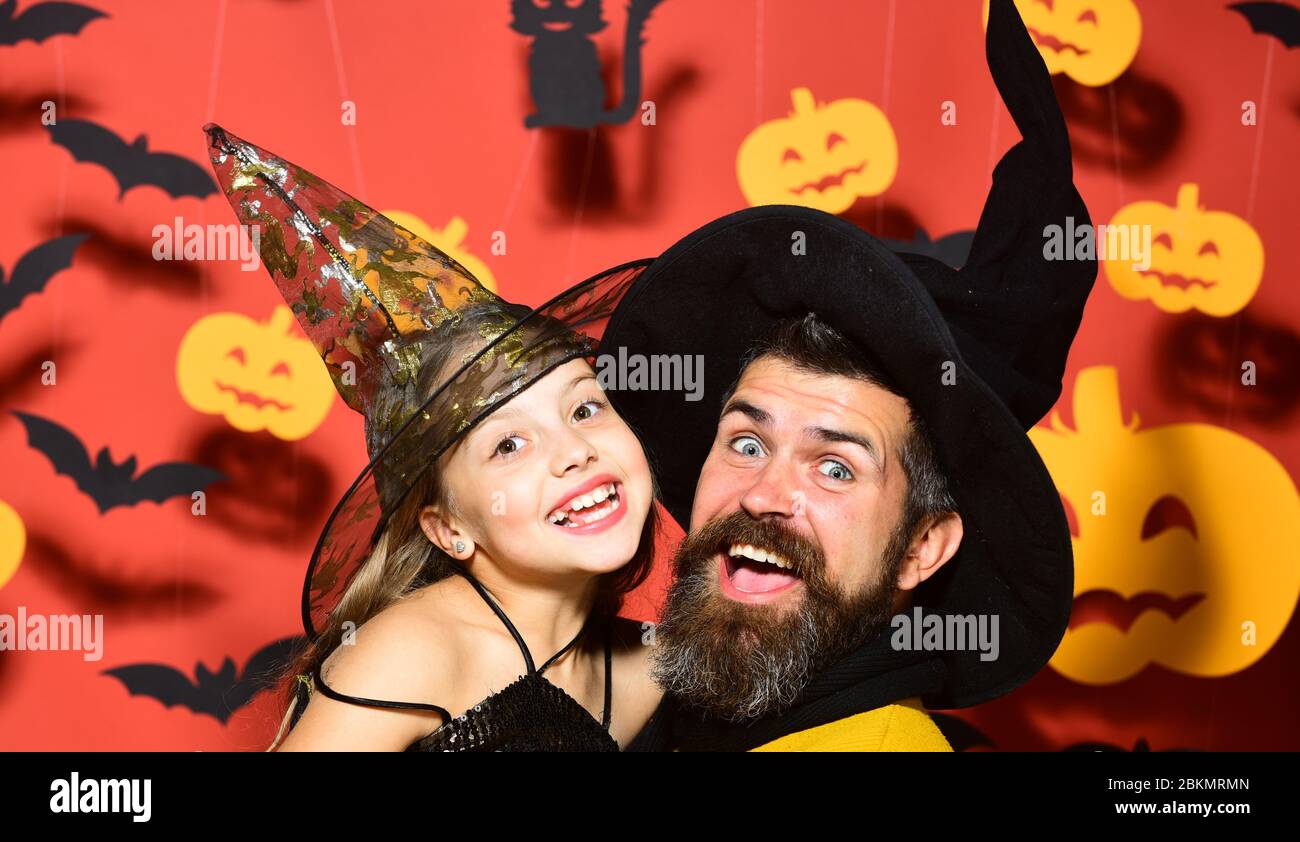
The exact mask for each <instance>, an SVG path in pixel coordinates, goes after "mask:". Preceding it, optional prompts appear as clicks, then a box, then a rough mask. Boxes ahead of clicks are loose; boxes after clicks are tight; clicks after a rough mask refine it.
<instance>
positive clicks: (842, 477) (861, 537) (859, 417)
mask: <svg viewBox="0 0 1300 842" xmlns="http://www.w3.org/2000/svg"><path fill="white" fill-rule="evenodd" d="M908 423H909V422H908V409H907V403H906V401H905V400H904V399H903V398H902V397H901V396H899V395H895V394H893V393H891V392H889V391H887V390H885V389H882V388H880V387H877V386H874V385H871V384H869V383H867V382H865V381H863V380H859V379H854V378H849V377H842V376H837V375H825V374H815V373H810V372H807V371H803V370H801V369H798V368H795V367H794V366H792V365H791V364H789V363H788V362H785V361H784V360H781V359H779V358H775V357H760V358H759V359H757V360H755V361H754V362H753V363H751V364H750V365H749V367H748V368H746V369H745V371H744V373H743V374H742V376H741V379H740V381H739V383H738V384H737V387H736V390H735V392H734V394H733V395H732V397H731V398H730V400H729V401H728V402H727V404H726V405H725V406H724V407H723V408H722V415H721V417H720V419H719V422H718V430H717V436H716V438H715V440H714V442H713V447H712V449H711V450H710V451H709V455H708V458H707V459H706V460H705V463H704V467H703V469H702V471H701V473H700V479H699V483H698V485H697V486H696V490H695V504H694V508H693V509H692V512H691V529H690V534H689V535H688V537H687V538H686V540H685V541H683V543H682V546H681V547H680V548H679V550H678V554H677V557H676V558H675V559H674V568H675V571H674V572H675V574H676V575H675V579H674V583H673V586H672V589H671V590H670V592H669V597H668V604H667V606H666V608H665V611H664V616H663V618H662V622H661V624H660V626H659V643H660V644H661V645H660V646H658V647H656V648H657V649H658V650H659V651H658V652H657V654H656V662H657V663H656V665H655V667H654V670H655V677H656V678H657V679H658V680H659V681H660V683H661V684H663V685H664V687H665V689H668V690H670V691H672V692H674V693H676V694H677V695H678V696H679V697H680V698H683V699H685V700H686V701H689V702H691V703H693V704H696V705H698V706H701V707H704V708H706V709H709V710H711V711H713V712H714V713H716V714H719V715H722V716H724V717H725V718H729V719H743V718H746V717H750V716H756V715H761V714H763V713H767V712H770V711H772V710H777V709H780V708H782V707H784V706H787V705H788V704H789V703H790V702H792V701H793V699H794V697H795V696H796V695H797V693H798V691H799V690H800V689H802V686H803V685H804V684H805V683H806V681H807V679H808V678H810V677H811V676H812V675H815V674H816V673H817V672H818V671H820V670H821V669H822V668H824V667H825V666H827V665H828V664H829V663H831V662H833V661H834V660H836V659H838V658H839V657H841V656H842V655H844V654H846V653H847V652H849V651H851V650H852V649H854V648H856V647H857V646H858V645H860V644H861V642H862V641H863V640H865V639H867V637H868V636H874V635H875V634H877V633H879V632H881V631H883V630H884V629H885V628H886V627H887V625H888V621H889V617H890V616H892V614H893V613H894V611H893V600H894V595H895V592H896V584H897V582H898V578H899V569H900V564H901V562H902V560H903V557H904V554H905V553H906V550H907V549H908V540H907V539H908V537H909V536H907V535H905V534H904V533H903V532H902V530H901V529H900V524H899V521H900V519H901V515H902V510H903V503H904V499H905V496H906V491H907V478H906V476H905V474H904V472H903V469H902V466H901V465H900V464H899V462H898V459H897V456H896V454H897V453H898V449H899V446H900V444H901V443H902V441H903V439H904V438H905V436H906V434H907V431H908ZM773 555H775V556H776V557H777V558H778V561H777V563H773V562H772V556H773ZM755 556H756V557H757V558H755ZM764 559H766V560H764ZM909 584H910V583H909Z"/></svg>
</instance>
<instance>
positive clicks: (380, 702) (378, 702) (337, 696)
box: [312, 664, 451, 723]
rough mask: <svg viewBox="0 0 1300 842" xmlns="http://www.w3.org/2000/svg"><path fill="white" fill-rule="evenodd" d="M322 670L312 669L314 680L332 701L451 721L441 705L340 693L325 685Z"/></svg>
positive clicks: (319, 666) (319, 668)
mask: <svg viewBox="0 0 1300 842" xmlns="http://www.w3.org/2000/svg"><path fill="white" fill-rule="evenodd" d="M320 670H321V665H320V664H317V665H316V666H315V667H313V668H312V678H313V679H314V680H315V682H316V687H317V689H319V690H320V691H321V692H322V693H324V694H325V695H326V696H328V697H330V698H331V699H334V700H335V701H339V702H348V703H350V704H354V705H362V706H365V707H380V708H413V709H415V710H431V711H433V712H434V713H437V714H440V715H441V716H442V721H443V722H444V723H446V722H450V721H451V713H449V712H448V710H447V709H446V708H445V707H442V706H440V705H433V704H428V703H425V702H390V701H387V700H385V699H367V698H366V697H364V696H350V695H348V694H347V693H340V692H338V691H337V690H335V689H334V688H333V687H330V686H329V685H328V684H326V683H325V679H323V678H321V674H320Z"/></svg>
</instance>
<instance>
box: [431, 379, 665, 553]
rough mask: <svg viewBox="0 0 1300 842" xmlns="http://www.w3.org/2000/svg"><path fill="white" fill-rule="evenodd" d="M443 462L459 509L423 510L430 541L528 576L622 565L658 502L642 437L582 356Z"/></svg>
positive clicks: (481, 425) (517, 398)
mask: <svg viewBox="0 0 1300 842" xmlns="http://www.w3.org/2000/svg"><path fill="white" fill-rule="evenodd" d="M438 469H440V470H442V471H443V472H444V477H445V481H446V484H447V487H448V490H449V491H450V493H451V498H452V501H453V504H454V508H455V511H454V512H447V513H439V512H437V510H436V509H434V508H433V507H428V508H426V509H425V510H424V512H423V513H422V515H421V523H422V525H423V526H424V528H425V532H426V534H428V535H429V537H430V539H431V540H433V541H434V542H435V543H436V544H438V546H439V547H441V548H442V549H443V550H444V551H446V552H447V553H449V554H450V555H452V557H454V558H457V559H459V560H460V561H461V562H467V561H468V560H469V559H470V558H471V557H473V556H475V555H476V554H481V555H484V556H486V557H488V558H490V559H491V560H492V561H493V562H494V563H496V564H497V565H499V566H501V567H503V568H505V569H508V570H510V571H512V572H513V573H514V574H515V575H523V576H525V577H526V576H527V575H528V574H530V573H539V574H543V575H547V576H552V575H554V574H556V573H558V572H563V571H575V572H582V573H584V574H596V573H604V572H608V571H611V570H616V569H618V568H620V567H622V566H623V565H624V564H626V563H627V562H628V561H629V560H630V559H631V558H632V556H633V555H634V554H635V553H636V550H637V546H638V545H639V543H640V540H641V530H642V528H643V526H644V524H645V520H646V516H647V514H648V513H649V510H650V505H651V487H650V485H651V483H650V468H649V466H648V465H647V464H646V458H645V452H644V451H643V450H642V449H641V443H640V442H639V441H638V440H637V438H636V436H635V435H633V433H632V431H631V430H630V429H629V428H628V426H627V425H626V424H625V423H623V419H622V418H620V417H619V416H618V414H617V413H616V412H615V411H614V409H613V407H611V406H610V405H609V402H608V401H607V400H606V399H605V394H604V392H603V391H602V390H601V389H600V387H599V386H598V385H597V383H596V374H595V372H594V371H593V370H592V368H591V365H590V364H588V363H587V361H586V360H582V359H577V360H571V361H569V362H567V363H565V364H564V365H561V366H559V367H557V368H555V369H554V370H553V371H551V372H550V373H549V374H547V375H546V376H545V377H543V378H541V379H540V380H538V381H537V382H535V383H534V384H533V385H532V386H530V387H529V388H528V389H526V390H525V391H523V392H522V393H520V394H519V395H517V396H515V397H514V398H512V399H511V400H510V401H509V402H508V403H506V404H505V405H504V406H502V407H501V408H500V409H498V410H496V411H495V412H493V413H492V414H491V415H490V416H488V417H487V418H486V419H485V420H484V421H482V422H480V423H479V424H478V425H477V426H476V427H475V428H474V429H473V430H471V431H470V432H469V433H468V434H467V435H466V436H465V438H464V439H462V440H461V441H460V442H459V443H458V444H457V445H456V447H455V448H453V449H452V450H450V451H449V452H448V453H447V454H444V455H443V457H442V459H441V460H440V463H439V466H438ZM457 541H462V542H463V543H464V544H465V547H464V549H463V550H461V551H460V552H456V551H455V549H454V548H455V544H456V542H457Z"/></svg>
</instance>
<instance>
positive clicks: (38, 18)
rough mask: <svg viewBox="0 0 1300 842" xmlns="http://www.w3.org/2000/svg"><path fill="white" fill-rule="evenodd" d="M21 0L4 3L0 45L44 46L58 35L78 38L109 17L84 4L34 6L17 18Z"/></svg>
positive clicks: (1, 6) (0, 13)
mask: <svg viewBox="0 0 1300 842" xmlns="http://www.w3.org/2000/svg"><path fill="white" fill-rule="evenodd" d="M17 3H18V0H5V2H3V3H0V45H5V46H9V45H11V44H17V43H18V42H19V41H35V42H36V43H38V44H39V43H40V42H42V41H44V40H45V39H46V38H49V37H51V36H54V35H78V34H80V32H81V30H82V28H83V27H84V26H85V25H86V24H88V23H90V22H91V21H92V20H94V19H95V18H106V17H108V15H106V14H104V13H103V12H101V11H99V10H98V9H92V8H90V7H89V6H83V5H81V4H80V3H34V4H32V5H31V6H28V7H27V8H26V9H23V13H22V14H21V15H17V16H15V15H14V12H15V11H16V9H15V6H17Z"/></svg>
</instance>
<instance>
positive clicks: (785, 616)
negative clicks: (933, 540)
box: [651, 511, 911, 722]
mask: <svg viewBox="0 0 1300 842" xmlns="http://www.w3.org/2000/svg"><path fill="white" fill-rule="evenodd" d="M910 532H911V530H909V529H906V528H905V527H904V526H903V524H900V525H899V527H898V528H897V529H896V530H895V531H894V533H893V534H892V535H891V536H890V539H889V542H888V544H887V546H886V547H885V550H884V552H883V553H882V556H881V559H880V560H879V561H880V563H879V575H878V576H877V578H876V579H875V581H873V582H871V583H870V584H868V585H867V586H866V587H864V588H863V589H862V590H860V591H859V592H857V593H855V594H848V593H846V592H845V591H844V589H843V588H841V587H839V586H838V585H837V584H835V583H833V582H831V581H829V580H828V579H827V578H826V559H825V556H824V555H823V553H822V551H821V548H820V547H818V546H817V545H816V544H815V543H813V542H812V541H811V540H810V539H808V538H806V537H804V536H802V535H800V534H799V533H797V532H794V531H793V530H791V529H790V528H788V527H786V526H784V525H782V524H780V523H778V522H775V521H772V520H755V519H754V518H751V517H750V516H749V515H748V514H746V513H745V512H743V511H737V512H733V513H732V514H730V515H727V516H725V517H722V518H718V519H716V520H712V521H709V522H708V523H706V524H704V526H702V527H701V528H699V529H698V530H696V531H695V532H694V533H692V534H690V535H688V536H686V538H685V539H683V541H682V544H681V546H680V547H678V549H677V554H676V555H675V556H674V558H673V572H674V581H673V584H672V586H671V588H670V589H669V591H668V599H667V603H666V605H665V608H664V613H663V617H662V618H661V620H660V622H659V625H658V627H657V629H656V631H655V639H656V645H655V646H654V648H653V649H652V650H651V675H652V676H653V677H654V679H655V680H656V681H657V682H658V683H659V685H660V686H661V687H662V688H663V689H664V691H665V692H668V693H671V694H673V695H674V696H676V697H677V699H678V700H679V701H682V702H685V703H687V704H689V705H692V706H695V707H697V708H701V709H703V710H705V711H708V712H709V713H711V714H712V715H714V716H717V717H719V718H721V719H725V720H728V721H731V722H740V721H743V720H746V719H750V718H753V717H759V716H763V715H765V714H768V713H775V712H779V711H781V710H784V709H786V708H788V707H790V705H791V704H793V703H794V701H795V699H796V698H797V696H798V695H799V693H800V691H801V690H803V688H804V686H805V685H806V684H807V683H808V681H809V680H810V679H811V678H813V677H814V676H816V675H817V674H818V673H819V672H821V671H822V670H823V669H825V668H826V667H828V666H830V665H831V664H832V663H834V662H835V661H837V660H839V659H840V658H841V657H843V656H844V655H846V654H848V653H849V652H852V651H853V650H854V649H856V648H857V647H858V646H860V645H861V644H862V643H863V642H864V641H866V640H868V639H871V638H874V637H876V636H877V635H879V634H881V633H883V632H884V631H885V629H886V627H887V626H888V625H889V621H890V618H891V617H892V616H893V599H894V592H895V591H894V586H895V583H896V581H897V577H898V569H899V565H900V564H901V562H902V559H903V556H904V554H905V553H906V552H907V546H908V543H909V538H910ZM733 544H750V545H753V546H755V547H762V548H764V549H767V550H770V551H774V552H776V553H777V554H779V555H781V556H782V557H783V558H785V559H786V560H787V561H789V562H790V563H791V567H792V569H793V570H794V571H795V572H796V573H797V574H798V575H799V577H800V579H801V580H802V583H803V588H804V593H803V596H802V598H800V599H799V604H798V605H797V606H795V607H794V608H788V607H785V606H779V607H778V606H773V605H752V604H746V603H742V602H737V601H736V600H733V599H731V598H729V597H727V596H725V595H723V594H722V593H721V592H720V590H719V585H718V581H717V580H718V576H719V575H720V574H719V571H718V563H719V562H718V554H719V552H726V551H727V550H728V548H730V547H731V546H732V545H733ZM721 575H726V574H725V573H724V574H721ZM795 587H798V585H796V586H795Z"/></svg>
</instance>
